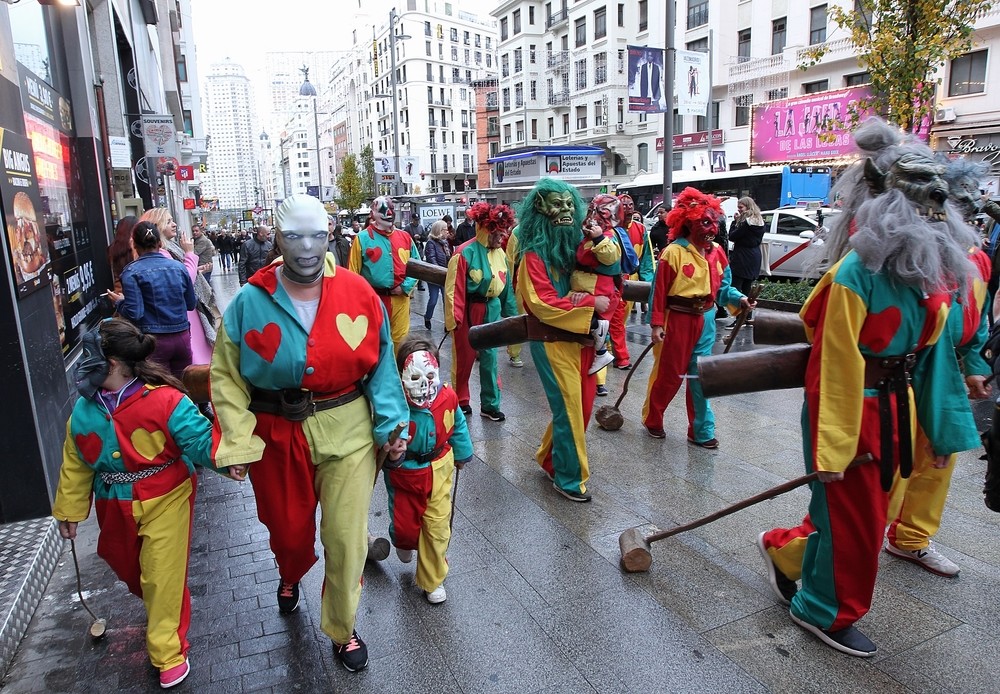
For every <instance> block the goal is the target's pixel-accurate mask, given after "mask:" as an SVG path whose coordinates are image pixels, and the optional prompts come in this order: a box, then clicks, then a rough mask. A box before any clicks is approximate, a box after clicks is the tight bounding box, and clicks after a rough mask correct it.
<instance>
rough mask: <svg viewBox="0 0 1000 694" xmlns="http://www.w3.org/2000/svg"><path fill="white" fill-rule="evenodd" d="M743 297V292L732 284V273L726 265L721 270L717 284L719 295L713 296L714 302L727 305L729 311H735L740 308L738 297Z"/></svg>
mask: <svg viewBox="0 0 1000 694" xmlns="http://www.w3.org/2000/svg"><path fill="white" fill-rule="evenodd" d="M743 297H744V294H743V292H741V291H740V290H739V289H737V288H736V287H734V286H733V273H732V272H730V270H729V266H728V265H727V266H726V267H725V269H724V270H723V271H722V282H721V283H720V284H719V295H718V296H717V297H716V298H715V303H717V304H718V305H719V306H728V307H729V312H730V313H736V312H737V311H739V309H740V299H742V298H743Z"/></svg>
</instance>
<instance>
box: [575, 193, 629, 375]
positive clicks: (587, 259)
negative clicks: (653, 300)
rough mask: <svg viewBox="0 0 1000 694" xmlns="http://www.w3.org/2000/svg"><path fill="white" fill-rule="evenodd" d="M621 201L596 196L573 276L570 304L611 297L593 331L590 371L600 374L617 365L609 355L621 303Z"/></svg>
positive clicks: (604, 196)
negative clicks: (585, 298)
mask: <svg viewBox="0 0 1000 694" xmlns="http://www.w3.org/2000/svg"><path fill="white" fill-rule="evenodd" d="M618 206H619V202H618V198H616V197H615V196H614V195H596V196H594V199H593V200H591V201H590V205H589V206H588V208H587V217H586V219H584V220H583V240H582V241H580V245H579V246H577V249H576V265H577V269H576V270H574V271H573V273H572V275H570V301H571V302H572V303H573V304H574V305H576V304H577V303H578V302H579V298H580V297H579V296H574V295H578V294H589V295H591V296H603V297H607V299H608V301H610V302H611V303H610V305H609V307H608V309H607V310H606V311H604V312H602V313H600V314H598V316H599V318H598V320H597V326H596V327H595V328H594V329H593V330H591V331H590V335H591V337H593V338H594V350H595V353H594V360H593V361H592V362H591V364H590V368H589V369H587V373H588V374H596V373H597V372H598V371H600V370H601V369H603V368H604V367H605V366H607V365H608V364H610V363H611V362H613V361H614V357H613V356H612V355H611V352H609V351H608V344H607V343H608V336H609V335H610V333H611V317H612V316H614V314H615V311H616V310H618V304H619V303H621V294H620V286H621V278H622V270H621V257H622V249H621V246H620V245H619V243H618V240H617V238H616V235H615V224H616V223H617V220H618Z"/></svg>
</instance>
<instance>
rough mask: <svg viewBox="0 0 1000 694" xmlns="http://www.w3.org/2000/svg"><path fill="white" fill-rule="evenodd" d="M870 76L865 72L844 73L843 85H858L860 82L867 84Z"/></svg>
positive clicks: (870, 79) (870, 78)
mask: <svg viewBox="0 0 1000 694" xmlns="http://www.w3.org/2000/svg"><path fill="white" fill-rule="evenodd" d="M871 81H872V76H871V75H870V74H869V73H867V72H857V73H855V74H853V75H844V86H847V87H860V86H861V85H862V84H869V83H870V82H871Z"/></svg>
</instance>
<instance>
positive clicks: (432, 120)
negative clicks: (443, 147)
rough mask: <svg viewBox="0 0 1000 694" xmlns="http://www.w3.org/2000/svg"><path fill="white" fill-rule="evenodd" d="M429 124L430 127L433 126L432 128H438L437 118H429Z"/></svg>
mask: <svg viewBox="0 0 1000 694" xmlns="http://www.w3.org/2000/svg"><path fill="white" fill-rule="evenodd" d="M427 125H428V126H430V127H432V128H436V127H437V125H438V120H437V118H428V119H427Z"/></svg>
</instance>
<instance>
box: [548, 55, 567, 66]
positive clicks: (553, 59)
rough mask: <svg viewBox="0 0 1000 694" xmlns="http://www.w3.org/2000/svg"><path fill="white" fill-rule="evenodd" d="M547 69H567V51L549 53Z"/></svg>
mask: <svg viewBox="0 0 1000 694" xmlns="http://www.w3.org/2000/svg"><path fill="white" fill-rule="evenodd" d="M548 67H550V68H553V69H559V68H565V67H569V51H552V52H551V53H549V56H548Z"/></svg>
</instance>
